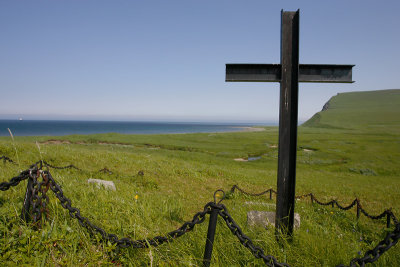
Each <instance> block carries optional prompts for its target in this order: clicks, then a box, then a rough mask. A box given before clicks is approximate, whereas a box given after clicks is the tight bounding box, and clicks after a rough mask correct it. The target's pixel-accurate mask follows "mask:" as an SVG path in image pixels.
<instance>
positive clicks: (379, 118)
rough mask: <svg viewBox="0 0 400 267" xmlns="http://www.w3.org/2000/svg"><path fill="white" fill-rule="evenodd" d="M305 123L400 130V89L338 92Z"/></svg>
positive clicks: (378, 129)
mask: <svg viewBox="0 0 400 267" xmlns="http://www.w3.org/2000/svg"><path fill="white" fill-rule="evenodd" d="M302 126H305V127H319V128H341V129H360V130H361V129H362V130H373V131H387V130H389V131H392V130H394V129H396V130H399V129H400V89H391V90H377V91H363V92H349V93H339V94H337V95H336V96H333V97H332V98H331V99H330V100H329V101H328V102H327V103H326V104H325V105H324V107H323V109H322V110H321V111H320V112H318V113H316V114H314V116H313V117H311V118H310V119H309V120H308V121H306V122H305V123H304V124H302Z"/></svg>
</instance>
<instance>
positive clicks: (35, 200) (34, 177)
mask: <svg viewBox="0 0 400 267" xmlns="http://www.w3.org/2000/svg"><path fill="white" fill-rule="evenodd" d="M5 158H7V157H5ZM0 159H3V160H4V157H1V158H0ZM7 159H9V158H7ZM7 162H11V163H12V162H13V161H12V160H11V159H10V160H7ZM44 166H46V167H48V168H49V167H50V168H54V169H68V168H73V169H77V170H81V169H80V168H77V167H76V166H74V165H72V164H70V165H68V166H64V167H59V166H55V165H51V164H48V163H47V162H46V161H43V160H41V161H38V162H36V163H34V164H32V165H31V166H30V167H29V169H27V170H25V171H22V172H21V173H20V174H19V175H18V176H15V177H13V178H11V179H10V181H9V182H2V183H0V190H1V191H6V190H8V189H9V188H10V187H12V186H17V185H18V184H19V183H20V182H21V181H24V180H28V185H27V189H26V193H25V199H24V204H23V208H22V212H21V218H22V219H23V220H24V221H26V222H32V224H33V227H34V229H40V227H41V226H42V224H43V222H44V221H45V220H46V219H48V215H49V210H48V202H49V197H48V196H47V192H48V190H49V189H50V190H51V191H52V192H53V193H54V194H55V196H56V197H57V199H58V200H59V201H60V203H61V206H62V207H63V208H64V209H66V210H68V212H69V215H70V216H71V218H73V219H76V220H77V221H78V223H79V224H80V225H81V226H82V227H84V228H86V229H87V230H88V232H89V233H90V234H92V235H94V234H99V235H100V236H101V237H102V239H103V240H104V241H109V242H111V243H112V244H116V246H117V247H121V248H127V247H132V248H148V247H149V246H153V247H155V246H159V245H161V244H163V243H166V242H171V241H172V240H174V239H176V238H179V237H181V236H183V235H184V234H186V233H188V232H190V231H192V230H193V229H194V227H195V226H196V225H198V224H201V223H203V222H204V221H205V219H206V215H207V214H210V222H209V233H208V235H207V242H206V251H207V249H208V252H209V253H208V256H206V252H205V256H204V259H203V264H204V266H209V264H210V260H211V252H212V245H213V244H212V243H213V241H212V242H211V243H210V240H209V239H210V238H209V235H210V229H211V228H214V233H212V234H211V235H212V240H214V236H213V235H214V234H215V226H214V227H210V226H211V224H212V223H213V224H216V220H215V221H214V222H212V220H211V217H212V216H213V215H212V213H213V212H214V213H215V214H217V216H220V217H221V218H222V219H223V220H224V221H225V223H226V226H227V227H228V228H229V230H230V231H231V233H232V234H233V235H234V236H236V238H237V239H238V240H239V242H240V243H241V244H242V245H243V246H244V247H246V248H247V249H248V250H249V251H250V252H251V253H252V255H253V256H254V257H255V258H257V259H262V260H263V262H264V263H265V264H266V265H267V266H287V267H288V266H289V265H288V264H287V263H281V262H279V261H278V260H277V259H276V258H275V257H274V256H271V255H266V254H265V252H264V250H263V249H262V248H260V247H259V246H256V245H255V244H254V242H253V241H252V240H251V239H250V238H249V237H248V236H247V235H245V234H244V233H243V231H242V229H241V228H240V226H239V225H238V224H237V223H236V222H235V220H234V219H233V218H232V216H231V215H230V213H229V212H228V209H227V207H226V206H225V205H224V204H221V201H222V199H221V201H220V202H218V203H217V201H216V197H215V194H214V202H208V203H207V204H206V205H205V206H204V208H203V210H202V211H200V212H197V213H196V214H195V215H194V216H193V219H192V220H191V221H187V222H185V223H183V224H182V226H181V227H179V228H178V229H176V230H174V231H171V232H169V233H167V234H165V235H160V236H156V237H153V238H149V239H141V240H132V239H130V238H129V237H124V238H121V239H119V238H118V237H117V235H115V234H110V233H107V232H106V231H105V230H104V229H102V228H101V227H99V226H97V225H95V224H94V223H92V222H91V221H90V220H89V219H88V218H86V217H84V216H82V215H81V213H80V210H79V209H78V208H76V207H73V206H72V201H71V200H70V199H69V198H67V197H66V196H65V195H64V192H63V190H62V189H61V186H60V185H59V184H58V183H57V182H56V181H55V180H54V178H53V176H52V175H51V173H50V172H49V170H43V167H44ZM100 171H104V172H106V173H109V172H111V171H109V170H108V169H107V168H104V169H102V170H100ZM235 190H238V191H239V192H241V193H242V194H246V195H249V196H262V195H265V194H268V193H269V197H270V199H272V194H277V193H276V191H275V190H273V189H268V190H266V191H263V192H261V193H249V192H246V191H245V190H243V189H241V188H240V187H239V186H238V185H234V186H233V187H232V188H231V191H230V193H234V192H235ZM217 191H222V190H217ZM217 191H216V192H215V193H217ZM222 192H223V191H222ZM224 196H225V193H224ZM307 197H309V198H310V200H311V202H312V203H317V204H319V205H323V206H329V205H330V206H332V207H334V206H335V205H336V206H337V207H338V208H339V209H341V210H349V209H351V208H352V207H354V206H356V207H357V218H358V217H359V216H360V213H362V214H363V215H365V216H366V217H368V218H370V219H372V220H380V219H382V218H384V217H386V218H387V226H388V228H389V227H390V221H391V220H392V221H393V223H394V230H392V231H390V232H388V233H387V235H386V236H385V238H384V239H383V240H382V241H380V242H379V243H378V244H377V245H376V246H375V247H374V248H373V249H370V250H368V251H367V252H366V253H365V254H364V256H362V257H357V258H354V259H352V260H351V261H350V264H349V265H348V266H351V267H354V266H365V264H366V263H372V262H375V261H377V260H378V259H379V257H380V256H381V255H382V254H383V253H384V252H386V251H387V250H389V249H390V248H391V247H393V246H394V245H396V244H397V242H398V240H399V239H400V223H399V222H398V220H397V218H396V217H395V215H394V214H393V212H392V211H391V210H390V209H387V210H385V211H384V212H382V213H381V214H379V215H371V214H369V213H368V212H367V211H366V210H365V209H363V208H362V206H361V203H360V201H359V199H357V198H356V199H355V200H354V201H353V202H352V203H351V204H349V205H348V206H342V205H341V204H339V202H338V201H336V200H331V201H328V202H321V201H319V200H318V199H317V198H316V197H315V196H314V195H313V194H312V193H309V194H305V195H300V196H296V199H303V198H307ZM223 198H224V197H223ZM210 246H211V248H210ZM207 247H208V248H207ZM344 266H346V265H343V264H341V265H337V267H344Z"/></svg>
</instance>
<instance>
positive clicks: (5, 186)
mask: <svg viewBox="0 0 400 267" xmlns="http://www.w3.org/2000/svg"><path fill="white" fill-rule="evenodd" d="M28 178H29V170H26V171H23V172H21V173H20V174H19V175H18V176H15V177H13V178H11V179H10V181H9V182H2V183H0V190H1V191H6V190H8V189H9V188H10V187H11V186H17V185H18V184H19V183H20V182H21V181H23V180H26V179H28Z"/></svg>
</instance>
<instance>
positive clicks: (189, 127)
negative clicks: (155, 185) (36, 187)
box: [0, 120, 277, 136]
mask: <svg viewBox="0 0 400 267" xmlns="http://www.w3.org/2000/svg"><path fill="white" fill-rule="evenodd" d="M254 125H256V124H254V123H253V124H249V123H232V124H228V123H190V122H187V123H186V122H185V123H184V122H170V123H169V122H125V121H56V120H0V136H8V135H9V132H8V130H7V129H8V128H9V129H10V130H11V132H12V133H13V135H14V136H46V135H51V136H60V135H71V134H96V133H121V134H172V133H209V132H233V131H241V130H243V129H244V128H243V127H251V126H254ZM264 125H265V124H264ZM269 125H277V124H273V123H271V124H269Z"/></svg>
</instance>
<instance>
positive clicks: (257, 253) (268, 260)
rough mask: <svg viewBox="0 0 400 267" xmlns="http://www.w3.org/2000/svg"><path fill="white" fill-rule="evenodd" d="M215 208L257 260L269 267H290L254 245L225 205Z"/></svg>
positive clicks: (216, 205)
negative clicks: (261, 260)
mask: <svg viewBox="0 0 400 267" xmlns="http://www.w3.org/2000/svg"><path fill="white" fill-rule="evenodd" d="M212 207H213V208H216V209H218V210H219V211H218V214H219V215H220V216H221V217H222V218H223V219H224V221H225V223H226V226H228V228H229V230H231V232H232V234H233V235H235V236H236V237H237V239H238V240H239V242H240V243H241V244H242V245H243V246H244V247H246V248H248V249H249V250H250V252H251V253H252V254H253V256H254V257H255V258H257V259H263V261H264V263H265V264H266V265H267V266H277V267H280V266H286V267H289V265H288V264H286V263H280V262H278V260H277V259H276V258H275V257H274V256H271V255H265V254H264V250H263V249H262V248H260V247H258V246H256V245H254V243H253V241H252V240H251V239H250V238H249V237H248V236H247V235H245V234H244V233H243V231H242V229H241V228H240V226H239V225H238V224H237V223H236V222H235V220H234V219H233V218H232V216H231V215H230V214H229V212H228V209H227V208H226V206H225V205H224V204H215V203H213V205H212Z"/></svg>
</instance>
